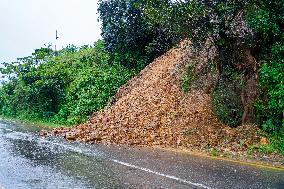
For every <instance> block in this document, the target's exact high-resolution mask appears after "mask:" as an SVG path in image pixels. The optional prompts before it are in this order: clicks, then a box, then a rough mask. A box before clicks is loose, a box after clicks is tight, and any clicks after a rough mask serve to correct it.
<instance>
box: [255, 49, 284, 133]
mask: <svg viewBox="0 0 284 189" xmlns="http://www.w3.org/2000/svg"><path fill="white" fill-rule="evenodd" d="M283 70H284V45H281V44H280V43H276V44H275V45H274V46H273V48H272V58H271V60H268V61H266V62H265V63H264V64H263V65H262V67H261V69H260V76H261V78H260V83H261V85H262V87H263V91H265V92H266V93H265V94H264V95H263V96H264V97H262V99H260V101H259V102H258V104H257V109H258V117H259V118H260V121H261V122H262V123H263V128H264V129H265V130H266V131H268V132H271V133H277V132H279V131H280V130H281V129H282V130H283V129H284V120H283V116H284V115H283V113H284V72H283Z"/></svg>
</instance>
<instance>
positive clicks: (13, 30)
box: [0, 0, 100, 63]
mask: <svg viewBox="0 0 284 189" xmlns="http://www.w3.org/2000/svg"><path fill="white" fill-rule="evenodd" d="M97 2H98V1H97V0H0V63H1V62H10V61H15V60H16V58H18V57H25V56H28V55H31V53H32V52H33V51H34V49H36V48H40V47H43V46H44V44H47V43H49V42H50V43H52V44H53V45H54V44H56V45H57V47H59V48H62V47H63V46H66V45H68V44H74V45H76V46H81V45H85V44H93V43H94V42H95V41H97V40H98V39H99V38H100V24H99V23H98V21H97V19H98V15H97ZM56 29H57V30H58V36H59V39H58V40H57V41H56V40H55V30H56Z"/></svg>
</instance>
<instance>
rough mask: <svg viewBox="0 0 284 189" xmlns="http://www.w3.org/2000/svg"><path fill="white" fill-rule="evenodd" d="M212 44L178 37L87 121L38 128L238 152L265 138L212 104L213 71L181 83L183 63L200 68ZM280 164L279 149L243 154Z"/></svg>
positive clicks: (94, 139) (76, 137)
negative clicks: (232, 123)
mask: <svg viewBox="0 0 284 189" xmlns="http://www.w3.org/2000/svg"><path fill="white" fill-rule="evenodd" d="M215 52H216V51H215V48H214V47H210V45H208V44H207V45H205V47H202V48H201V49H196V48H194V47H193V46H192V44H191V43H190V42H189V41H183V42H182V43H181V44H180V45H179V46H177V47H175V48H173V49H171V50H170V51H168V52H167V53H166V54H164V55H163V56H161V57H159V58H157V59H156V60H155V61H154V62H152V63H151V64H150V65H148V66H147V67H146V68H145V69H144V70H142V71H141V73H140V74H138V75H137V76H136V77H134V78H133V79H132V80H130V81H129V82H128V83H127V84H126V85H124V86H122V87H121V88H120V89H119V91H118V92H117V94H116V95H115V97H114V98H113V100H112V102H111V103H110V104H109V105H108V106H107V107H106V108H105V109H103V110H102V111H99V112H96V113H94V114H93V115H92V116H91V118H90V119H89V121H88V122H87V123H84V124H81V125H77V126H74V127H72V128H65V127H62V128H56V129H53V131H51V132H45V131H43V132H42V133H41V135H42V136H48V135H50V134H52V135H56V136H63V137H65V138H66V139H67V140H70V141H83V142H87V143H103V144H126V145H136V146H160V147H170V148H182V149H189V150H194V151H196V150H197V151H203V152H206V153H208V152H209V153H214V154H215V155H225V156H233V157H238V158H242V157H243V156H244V154H246V152H247V151H248V149H249V148H250V146H258V145H259V144H260V143H264V144H265V143H266V142H267V140H266V138H263V137H261V135H260V134H259V131H258V128H257V127H256V126H255V125H252V124H247V125H243V126H239V127H237V128H230V127H228V126H227V125H224V124H222V123H221V122H220V121H219V120H218V119H217V117H216V116H215V115H214V112H213V110H212V104H211V103H212V102H211V92H212V90H213V86H214V82H216V75H214V74H212V72H202V71H199V72H198V79H197V80H196V81H195V87H193V88H191V89H190V90H189V91H188V92H184V91H183V90H182V87H181V82H182V76H183V74H184V73H185V72H186V69H187V68H186V65H188V63H189V62H191V63H192V64H193V65H194V68H195V69H196V70H204V68H205V67H208V64H209V62H211V60H213V59H214V57H215V54H216V53H215ZM248 157H249V158H250V159H258V160H261V161H269V162H270V163H272V164H277V165H280V164H281V163H283V158H282V156H281V155H279V154H273V153H272V154H270V155H267V156H263V155H261V154H258V153H257V152H253V153H252V154H250V155H249V156H248V155H246V156H245V157H244V158H248Z"/></svg>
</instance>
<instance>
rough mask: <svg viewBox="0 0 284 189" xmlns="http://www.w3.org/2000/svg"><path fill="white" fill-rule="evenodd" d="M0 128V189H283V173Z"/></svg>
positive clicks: (21, 128)
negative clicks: (69, 140) (43, 136)
mask: <svg viewBox="0 0 284 189" xmlns="http://www.w3.org/2000/svg"><path fill="white" fill-rule="evenodd" d="M39 130H40V128H38V127H35V126H26V125H25V126H24V125H16V124H8V123H0V149H1V150H0V160H1V161H0V188H1V187H3V188H5V189H15V188H23V189H38V188H51V189H53V188H83V189H84V188H114V189H116V188H208V189H209V188H284V171H283V170H274V169H266V168H257V167H252V166H249V165H240V164H237V163H228V162H225V161H220V160H212V159H209V158H202V157H196V156H190V155H187V154H178V153H173V152H165V151H162V150H153V149H152V150H151V149H146V148H129V147H121V146H120V147H119V146H103V145H85V144H79V143H73V144H71V143H68V142H65V141H62V140H60V139H55V138H47V139H46V138H41V137H39V136H38V134H37V133H38V132H37V131H39Z"/></svg>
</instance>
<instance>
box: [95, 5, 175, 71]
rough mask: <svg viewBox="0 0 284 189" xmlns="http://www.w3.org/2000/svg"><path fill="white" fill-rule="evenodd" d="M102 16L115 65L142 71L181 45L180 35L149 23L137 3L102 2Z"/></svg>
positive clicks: (108, 48) (106, 40) (104, 35)
mask: <svg viewBox="0 0 284 189" xmlns="http://www.w3.org/2000/svg"><path fill="white" fill-rule="evenodd" d="M98 12H99V14H100V21H101V22H102V37H103V39H104V40H105V43H106V50H107V51H108V52H110V53H111V59H112V63H120V64H122V65H124V66H127V67H129V68H136V69H138V70H140V69H142V68H144V67H145V66H146V65H147V64H148V63H150V62H151V61H152V60H153V59H154V58H156V57H158V56H160V55H161V54H163V53H164V52H166V51H167V50H168V49H169V48H170V47H171V46H172V45H173V44H174V42H177V36H176V35H173V33H169V32H168V31H167V30H164V29H162V28H160V27H159V26H158V25H152V24H151V23H150V22H149V21H148V20H147V17H146V16H145V15H144V14H143V12H142V9H141V8H140V7H139V4H138V1H137V0H100V1H99V8H98Z"/></svg>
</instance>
